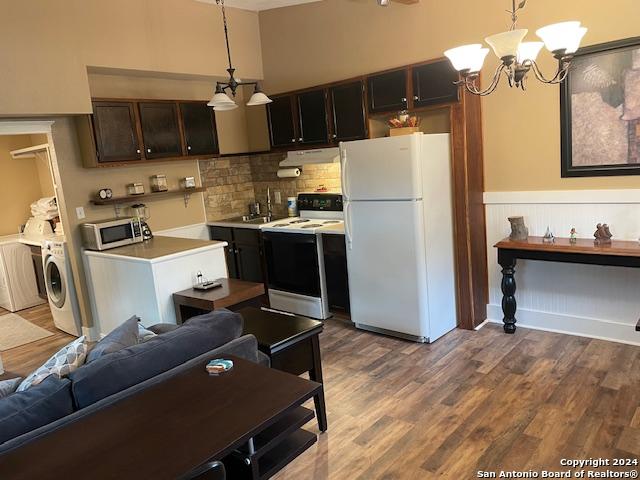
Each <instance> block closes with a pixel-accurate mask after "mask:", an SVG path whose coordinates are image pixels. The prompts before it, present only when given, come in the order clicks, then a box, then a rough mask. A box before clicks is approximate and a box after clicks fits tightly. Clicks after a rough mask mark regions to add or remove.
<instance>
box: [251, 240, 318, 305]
mask: <svg viewBox="0 0 640 480" xmlns="http://www.w3.org/2000/svg"><path fill="white" fill-rule="evenodd" d="M263 239H264V253H265V258H266V263H267V277H268V282H269V288H270V289H273V290H281V291H285V292H291V293H297V294H299V295H306V296H310V297H320V296H321V291H320V270H319V266H318V245H317V239H316V236H315V235H309V234H304V233H279V232H264V233H263Z"/></svg>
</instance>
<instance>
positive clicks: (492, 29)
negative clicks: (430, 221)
mask: <svg viewBox="0 0 640 480" xmlns="http://www.w3.org/2000/svg"><path fill="white" fill-rule="evenodd" d="M508 7H510V2H509V1H508V0H500V1H496V0H493V1H491V2H488V1H483V2H479V1H477V0H460V1H458V2H447V1H442V0H421V1H420V3H419V4H417V5H411V6H406V5H399V4H392V6H391V7H389V8H380V7H377V6H376V4H375V2H373V1H367V2H364V1H359V2H356V1H345V0H324V1H323V2H318V3H310V4H306V5H299V6H296V7H291V8H281V9H276V10H271V11H264V12H261V13H260V29H261V37H262V47H263V52H262V57H263V63H264V74H265V79H266V80H265V87H266V89H267V92H268V93H276V92H282V91H286V90H291V89H295V88H301V87H307V86H312V85H317V84H320V83H324V82H329V81H334V80H339V79H343V78H349V77H352V76H356V75H362V74H365V73H369V72H374V71H378V70H383V69H386V68H391V67H394V66H400V65H405V64H409V63H414V62H419V61H422V60H426V59H430V58H435V57H441V56H442V55H443V53H442V52H443V51H444V50H446V49H448V48H451V47H455V46H458V45H461V44H466V43H475V42H478V41H481V40H482V39H483V38H484V37H485V36H487V35H490V34H493V33H497V32H499V31H503V30H505V29H506V28H508V26H509V18H508V15H507V14H505V12H504V10H505V9H506V8H508ZM573 19H576V20H581V21H582V23H583V24H584V25H586V26H587V27H589V32H588V33H587V35H586V37H585V39H584V44H587V45H588V44H595V43H601V42H605V41H610V40H616V39H620V38H626V37H633V36H638V35H640V21H639V20H640V2H639V1H638V0H615V1H611V2H602V1H600V0H562V1H558V0H535V1H530V2H528V4H527V7H526V9H525V10H524V11H523V12H522V13H521V15H520V22H519V26H520V27H522V28H529V31H530V33H529V37H528V38H529V39H533V38H534V37H535V35H534V33H535V30H536V29H537V28H539V27H541V26H543V25H546V24H549V23H553V22H558V21H562V20H573ZM491 55H493V54H490V56H491ZM541 60H542V61H541V66H542V68H543V69H544V70H545V71H546V72H550V71H551V70H553V69H554V68H555V65H554V61H553V60H552V58H551V56H550V55H549V54H548V53H547V52H546V51H545V52H543V53H542V54H541ZM495 66H496V62H495V60H493V59H491V60H490V61H488V62H487V65H486V68H485V70H486V72H487V73H489V72H491V71H492V70H493V68H495ZM483 116H484V119H483V121H484V125H483V130H484V154H485V188H486V190H487V191H509V190H554V189H590V188H640V180H639V179H638V177H615V178H582V179H576V178H574V179H562V178H560V121H559V88H558V87H557V86H546V85H542V84H539V83H538V82H537V81H535V80H534V79H533V80H531V81H530V82H529V86H528V90H527V92H522V91H517V90H515V89H509V88H508V87H507V86H506V84H505V83H504V81H503V84H502V85H501V87H500V88H499V89H498V91H497V92H496V93H494V94H493V95H491V96H489V97H486V98H485V99H484V100H483Z"/></svg>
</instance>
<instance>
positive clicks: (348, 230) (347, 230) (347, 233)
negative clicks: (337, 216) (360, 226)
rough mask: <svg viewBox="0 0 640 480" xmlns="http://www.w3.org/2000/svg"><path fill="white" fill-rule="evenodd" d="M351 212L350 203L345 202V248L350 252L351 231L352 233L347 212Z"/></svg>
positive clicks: (349, 216)
mask: <svg viewBox="0 0 640 480" xmlns="http://www.w3.org/2000/svg"><path fill="white" fill-rule="evenodd" d="M350 210H351V203H350V202H347V204H346V210H345V212H344V216H345V222H344V227H345V229H344V233H345V236H346V241H347V248H348V249H349V250H351V246H352V238H353V231H352V228H353V227H352V226H351V215H349V211H350Z"/></svg>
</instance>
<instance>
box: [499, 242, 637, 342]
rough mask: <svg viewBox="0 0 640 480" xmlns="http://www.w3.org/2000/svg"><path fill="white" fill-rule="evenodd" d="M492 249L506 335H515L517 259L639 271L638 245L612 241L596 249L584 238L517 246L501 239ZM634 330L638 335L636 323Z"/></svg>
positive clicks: (518, 244)
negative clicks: (498, 268) (499, 270)
mask: <svg viewBox="0 0 640 480" xmlns="http://www.w3.org/2000/svg"><path fill="white" fill-rule="evenodd" d="M494 246H495V248H497V249H498V263H499V264H500V266H501V267H502V313H503V314H504V318H503V319H502V321H503V322H504V331H505V332H506V333H515V331H516V297H515V294H516V280H515V271H516V261H517V260H518V259H521V260H542V261H546V262H562V263H583V264H587V265H606V266H613V267H632V268H640V244H639V243H638V242H630V241H622V240H613V241H612V242H611V243H610V244H608V245H600V246H596V245H594V243H593V240H591V239H586V238H579V239H577V241H576V243H571V242H570V241H569V239H568V238H556V239H555V242H553V243H544V242H543V241H542V237H529V238H528V240H526V241H521V242H516V241H512V240H509V239H508V238H505V239H504V240H501V241H499V242H498V243H496V244H495V245H494ZM636 330H638V331H640V322H638V325H637V326H636Z"/></svg>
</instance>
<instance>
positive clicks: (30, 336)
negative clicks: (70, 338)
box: [0, 313, 53, 352]
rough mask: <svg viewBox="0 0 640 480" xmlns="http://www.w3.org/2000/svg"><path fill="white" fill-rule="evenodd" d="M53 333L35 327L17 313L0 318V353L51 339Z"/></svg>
mask: <svg viewBox="0 0 640 480" xmlns="http://www.w3.org/2000/svg"><path fill="white" fill-rule="evenodd" d="M51 335H53V333H51V332H49V331H47V330H45V329H44V328H42V327H39V326H37V325H34V324H33V323H31V322H29V321H28V320H25V319H24V318H22V317H21V316H20V315H18V314H16V313H8V314H6V315H2V316H0V352H1V351H3V350H9V349H10V348H15V347H19V346H21V345H25V344H27V343H31V342H35V341H36V340H40V339H42V338H46V337H50V336H51Z"/></svg>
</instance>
